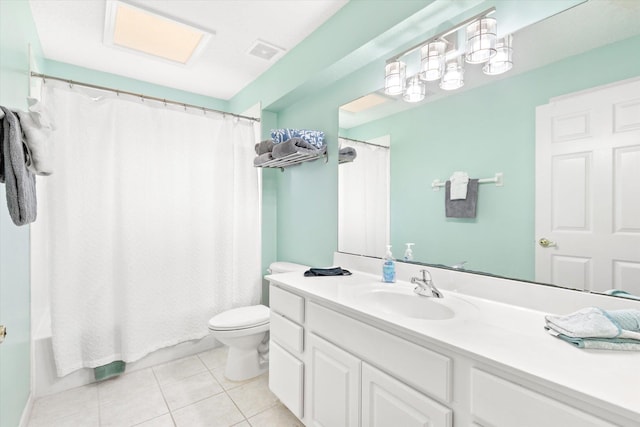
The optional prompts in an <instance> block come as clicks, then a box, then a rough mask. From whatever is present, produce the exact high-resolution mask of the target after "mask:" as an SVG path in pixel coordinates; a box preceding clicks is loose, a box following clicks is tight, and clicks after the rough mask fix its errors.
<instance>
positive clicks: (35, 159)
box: [16, 98, 54, 175]
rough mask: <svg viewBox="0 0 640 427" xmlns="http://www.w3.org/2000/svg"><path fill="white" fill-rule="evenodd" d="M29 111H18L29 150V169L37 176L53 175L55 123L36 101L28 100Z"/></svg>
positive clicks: (27, 160)
mask: <svg viewBox="0 0 640 427" xmlns="http://www.w3.org/2000/svg"><path fill="white" fill-rule="evenodd" d="M27 101H28V102H29V111H27V112H24V111H17V112H16V114H17V116H18V119H20V127H21V128H22V133H23V134H24V145H25V147H26V149H27V153H26V164H27V168H28V169H29V170H30V171H31V172H33V173H35V174H36V175H51V174H52V173H53V147H52V146H51V140H50V136H51V131H53V130H54V126H53V123H52V122H51V120H50V119H49V115H48V114H47V112H46V110H45V108H44V106H43V105H42V104H41V103H40V102H38V101H37V100H36V99H33V98H27Z"/></svg>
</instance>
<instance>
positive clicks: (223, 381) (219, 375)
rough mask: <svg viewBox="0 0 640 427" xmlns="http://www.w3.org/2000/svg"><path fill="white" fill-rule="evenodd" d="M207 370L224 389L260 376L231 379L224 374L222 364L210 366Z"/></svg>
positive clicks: (246, 382)
mask: <svg viewBox="0 0 640 427" xmlns="http://www.w3.org/2000/svg"><path fill="white" fill-rule="evenodd" d="M209 371H210V372H211V373H212V374H213V376H214V377H215V379H216V380H218V382H219V383H220V385H221V386H222V388H224V389H225V390H231V389H234V388H237V387H240V386H241V385H245V384H249V383H250V382H252V381H256V380H257V379H258V378H260V377H255V378H250V379H248V380H244V381H231V380H229V379H227V377H225V376H224V366H223V367H220V368H212V369H209Z"/></svg>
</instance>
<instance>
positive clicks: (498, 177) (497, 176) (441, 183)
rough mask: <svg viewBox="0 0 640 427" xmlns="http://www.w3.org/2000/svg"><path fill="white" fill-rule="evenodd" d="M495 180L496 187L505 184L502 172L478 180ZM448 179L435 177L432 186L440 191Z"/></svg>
mask: <svg viewBox="0 0 640 427" xmlns="http://www.w3.org/2000/svg"><path fill="white" fill-rule="evenodd" d="M492 182H495V184H496V187H502V186H503V185H504V177H503V174H502V172H497V173H496V174H495V175H494V176H493V178H482V179H479V180H478V183H479V184H489V183H492ZM445 184H446V181H440V180H439V179H434V180H433V182H432V183H431V188H432V189H433V191H440V187H444V186H445Z"/></svg>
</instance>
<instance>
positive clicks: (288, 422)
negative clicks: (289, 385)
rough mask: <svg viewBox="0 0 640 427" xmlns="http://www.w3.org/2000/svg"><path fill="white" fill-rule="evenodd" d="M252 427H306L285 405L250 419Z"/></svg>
mask: <svg viewBox="0 0 640 427" xmlns="http://www.w3.org/2000/svg"><path fill="white" fill-rule="evenodd" d="M249 423H251V426H252V427H304V424H302V423H301V422H300V420H298V419H297V418H296V417H295V415H293V414H292V413H291V412H290V411H289V410H288V409H287V408H286V407H285V406H284V405H283V404H278V405H276V406H274V407H272V408H270V409H267V410H266V411H263V412H260V413H259V414H258V415H255V416H253V417H251V418H249Z"/></svg>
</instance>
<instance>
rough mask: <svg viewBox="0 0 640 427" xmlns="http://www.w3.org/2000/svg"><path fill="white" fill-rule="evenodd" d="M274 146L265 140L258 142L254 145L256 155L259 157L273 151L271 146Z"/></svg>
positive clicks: (271, 142) (268, 140)
mask: <svg viewBox="0 0 640 427" xmlns="http://www.w3.org/2000/svg"><path fill="white" fill-rule="evenodd" d="M274 145H275V144H274V143H273V141H272V140H270V139H265V140H264V141H260V142H259V143H257V144H256V145H255V149H256V154H257V155H258V156H259V155H261V154H264V153H270V152H272V151H273V146H274Z"/></svg>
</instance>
